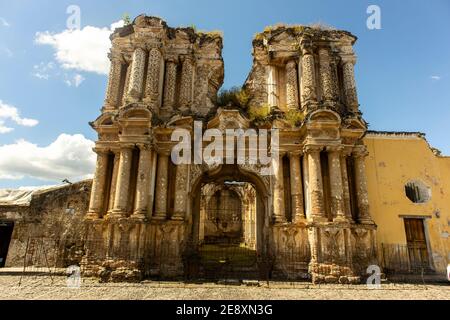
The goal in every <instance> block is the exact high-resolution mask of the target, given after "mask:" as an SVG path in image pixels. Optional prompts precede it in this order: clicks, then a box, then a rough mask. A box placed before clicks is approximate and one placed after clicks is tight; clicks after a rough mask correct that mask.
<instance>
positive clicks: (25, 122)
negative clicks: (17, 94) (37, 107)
mask: <svg viewBox="0 0 450 320" xmlns="http://www.w3.org/2000/svg"><path fill="white" fill-rule="evenodd" d="M7 119H9V120H11V121H13V122H15V123H16V124H18V125H20V126H24V127H34V126H35V125H37V124H38V123H39V121H37V120H36V119H29V118H22V117H20V114H19V110H18V109H17V108H16V107H14V106H12V105H9V104H6V103H4V102H3V101H2V100H0V133H8V132H11V131H13V130H14V129H13V128H10V127H6V126H5V120H7Z"/></svg>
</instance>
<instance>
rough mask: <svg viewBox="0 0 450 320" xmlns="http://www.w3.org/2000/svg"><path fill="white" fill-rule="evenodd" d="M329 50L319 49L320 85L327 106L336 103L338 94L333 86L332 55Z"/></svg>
mask: <svg viewBox="0 0 450 320" xmlns="http://www.w3.org/2000/svg"><path fill="white" fill-rule="evenodd" d="M328 50H329V49H328V48H325V47H321V48H320V49H319V64H320V83H321V86H322V91H323V100H324V102H325V103H326V104H327V105H332V104H334V102H335V98H336V93H335V92H334V86H333V75H332V74H331V66H330V55H329V52H328Z"/></svg>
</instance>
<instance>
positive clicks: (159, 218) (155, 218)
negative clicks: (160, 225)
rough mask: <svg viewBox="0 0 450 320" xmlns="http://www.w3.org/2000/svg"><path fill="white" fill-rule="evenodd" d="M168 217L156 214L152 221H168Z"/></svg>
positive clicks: (163, 214)
mask: <svg viewBox="0 0 450 320" xmlns="http://www.w3.org/2000/svg"><path fill="white" fill-rule="evenodd" d="M166 219H167V215H166V214H165V213H155V215H154V216H152V220H166Z"/></svg>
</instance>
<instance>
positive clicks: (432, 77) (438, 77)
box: [430, 76, 441, 81]
mask: <svg viewBox="0 0 450 320" xmlns="http://www.w3.org/2000/svg"><path fill="white" fill-rule="evenodd" d="M430 78H431V79H433V80H436V81H438V80H441V77H440V76H430Z"/></svg>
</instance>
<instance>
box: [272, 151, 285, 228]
mask: <svg viewBox="0 0 450 320" xmlns="http://www.w3.org/2000/svg"><path fill="white" fill-rule="evenodd" d="M282 159H283V155H282V154H281V153H280V156H279V159H278V166H277V168H276V173H275V176H274V178H275V181H274V191H273V218H274V222H275V223H279V222H285V221H286V212H285V207H284V181H283V179H284V177H283V161H282Z"/></svg>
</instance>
